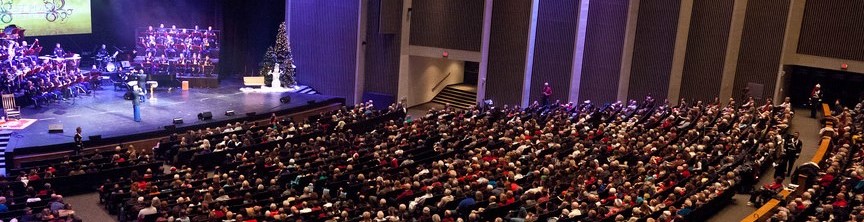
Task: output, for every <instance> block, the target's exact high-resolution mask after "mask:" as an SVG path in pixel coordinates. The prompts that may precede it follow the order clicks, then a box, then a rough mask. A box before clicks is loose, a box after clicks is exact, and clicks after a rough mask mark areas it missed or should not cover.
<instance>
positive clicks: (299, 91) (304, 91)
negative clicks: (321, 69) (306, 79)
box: [297, 85, 321, 95]
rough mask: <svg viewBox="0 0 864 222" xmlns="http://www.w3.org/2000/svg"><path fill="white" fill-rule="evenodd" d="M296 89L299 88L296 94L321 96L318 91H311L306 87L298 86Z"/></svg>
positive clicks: (310, 88) (311, 89)
mask: <svg viewBox="0 0 864 222" xmlns="http://www.w3.org/2000/svg"><path fill="white" fill-rule="evenodd" d="M297 88H299V89H298V90H297V93H303V94H312V95H318V94H321V93H318V91H315V89H313V88H312V87H309V86H307V85H299V86H297Z"/></svg>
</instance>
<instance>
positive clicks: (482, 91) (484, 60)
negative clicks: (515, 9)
mask: <svg viewBox="0 0 864 222" xmlns="http://www.w3.org/2000/svg"><path fill="white" fill-rule="evenodd" d="M405 1H406V2H408V1H411V0H405ZM485 1H486V2H485V3H484V4H483V34H482V37H481V39H482V40H481V42H480V44H481V45H480V54H481V58H480V70H479V73H478V74H477V78H478V80H477V104H482V103H483V100H485V99H486V74H487V73H488V68H489V35H490V33H491V30H492V0H485ZM402 28H405V27H404V26H403V27H402ZM403 33H404V31H403Z"/></svg>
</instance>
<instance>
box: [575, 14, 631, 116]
mask: <svg viewBox="0 0 864 222" xmlns="http://www.w3.org/2000/svg"><path fill="white" fill-rule="evenodd" d="M629 2H630V1H629V0H602V1H591V3H590V4H591V5H590V7H589V8H588V24H587V26H586V34H585V51H584V52H585V54H584V57H583V63H582V80H581V83H580V84H581V85H580V87H579V100H591V101H594V102H599V103H606V102H614V101H616V100H617V97H618V80H619V78H620V74H621V57H622V53H623V48H624V34H625V31H626V29H627V10H628V6H629Z"/></svg>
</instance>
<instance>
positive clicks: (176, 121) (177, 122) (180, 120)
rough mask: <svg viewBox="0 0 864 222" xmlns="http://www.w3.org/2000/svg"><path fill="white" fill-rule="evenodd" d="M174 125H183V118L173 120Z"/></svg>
mask: <svg viewBox="0 0 864 222" xmlns="http://www.w3.org/2000/svg"><path fill="white" fill-rule="evenodd" d="M173 123H174V124H183V118H180V117H177V118H174V122H173Z"/></svg>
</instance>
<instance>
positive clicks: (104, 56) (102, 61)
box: [96, 44, 109, 68]
mask: <svg viewBox="0 0 864 222" xmlns="http://www.w3.org/2000/svg"><path fill="white" fill-rule="evenodd" d="M96 62H97V63H99V68H105V65H106V64H107V63H108V62H109V61H108V49H106V48H105V44H102V47H100V48H99V50H97V51H96Z"/></svg>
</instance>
